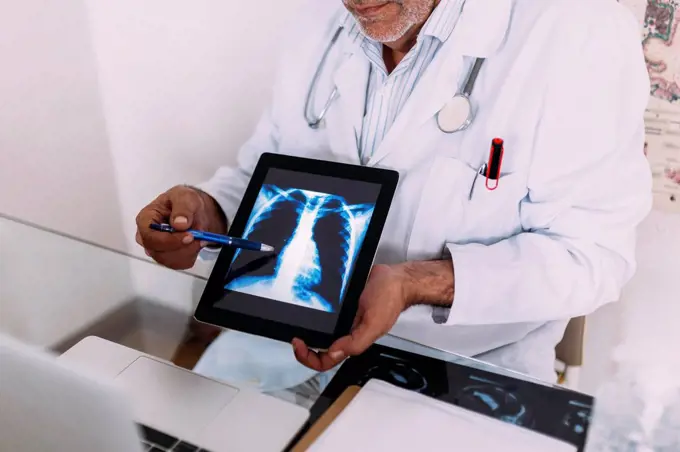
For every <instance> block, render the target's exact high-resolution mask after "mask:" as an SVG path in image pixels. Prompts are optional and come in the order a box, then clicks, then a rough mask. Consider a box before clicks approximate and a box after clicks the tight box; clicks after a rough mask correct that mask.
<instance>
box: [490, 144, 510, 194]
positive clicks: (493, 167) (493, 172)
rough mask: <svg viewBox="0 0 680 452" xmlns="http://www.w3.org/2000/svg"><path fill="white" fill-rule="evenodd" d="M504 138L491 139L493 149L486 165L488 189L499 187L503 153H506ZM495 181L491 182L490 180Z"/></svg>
mask: <svg viewBox="0 0 680 452" xmlns="http://www.w3.org/2000/svg"><path fill="white" fill-rule="evenodd" d="M503 144H504V143H503V140H502V139H500V138H494V139H493V140H492V141H491V151H490V152H489V164H488V165H487V167H486V183H485V185H486V189H487V190H489V191H493V190H495V189H497V188H498V183H499V180H500V178H501V166H502V165H503V154H504V153H505V149H504V145H503ZM490 180H491V181H494V182H495V183H493V184H490V183H489V181H490Z"/></svg>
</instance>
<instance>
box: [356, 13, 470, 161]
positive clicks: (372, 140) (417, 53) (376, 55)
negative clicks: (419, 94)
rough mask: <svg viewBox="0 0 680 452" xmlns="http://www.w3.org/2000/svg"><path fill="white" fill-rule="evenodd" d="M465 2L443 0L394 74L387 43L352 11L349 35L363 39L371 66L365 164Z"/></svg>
mask: <svg viewBox="0 0 680 452" xmlns="http://www.w3.org/2000/svg"><path fill="white" fill-rule="evenodd" d="M462 1H463V0H441V2H440V3H439V5H437V7H436V8H435V10H434V11H433V12H432V14H431V15H430V17H429V19H428V20H427V22H426V23H425V25H423V28H422V29H421V30H420V33H419V35H418V39H417V42H416V45H415V46H413V48H412V49H411V50H410V51H409V52H408V53H407V54H406V56H405V57H404V58H403V60H402V61H401V62H400V63H399V64H398V65H397V67H396V68H395V69H394V71H392V73H390V74H388V73H387V68H386V66H385V62H384V60H383V44H382V43H379V42H376V41H373V40H372V39H370V38H368V37H367V36H366V35H364V34H363V32H362V31H361V28H360V27H359V24H358V23H357V22H356V19H355V18H354V17H353V16H352V15H351V14H348V16H347V19H346V22H345V27H346V29H347V30H348V33H349V37H350V39H353V40H354V42H355V43H356V42H357V41H360V46H361V49H362V50H363V52H364V54H365V56H366V58H368V60H369V62H370V67H371V70H370V75H369V80H368V88H367V97H366V110H365V111H366V113H365V115H364V120H363V124H362V127H361V136H360V139H359V153H360V155H361V159H362V161H363V162H364V163H366V162H367V161H368V160H369V159H370V158H371V156H373V153H374V152H375V151H376V150H377V149H378V147H379V146H380V143H382V140H383V139H384V138H385V135H387V132H389V130H390V127H391V126H392V124H394V121H395V119H396V118H397V115H398V114H399V112H401V110H402V109H403V107H404V105H405V104H406V101H408V98H409V97H410V95H411V93H412V92H413V90H414V88H415V86H416V84H417V83H418V81H419V80H420V78H421V77H422V75H423V74H424V73H425V70H426V69H427V67H428V66H429V65H430V63H431V62H432V60H434V58H435V56H436V55H437V52H438V51H439V49H440V48H441V47H442V44H443V43H444V42H446V40H447V39H448V38H449V36H451V32H452V31H453V28H454V27H455V25H456V21H457V20H458V16H459V14H460V12H461V3H462Z"/></svg>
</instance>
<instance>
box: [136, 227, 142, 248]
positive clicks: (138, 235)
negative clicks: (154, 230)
mask: <svg viewBox="0 0 680 452" xmlns="http://www.w3.org/2000/svg"><path fill="white" fill-rule="evenodd" d="M135 242H137V245H140V246H144V242H142V235H141V234H140V233H139V229H137V233H136V234H135Z"/></svg>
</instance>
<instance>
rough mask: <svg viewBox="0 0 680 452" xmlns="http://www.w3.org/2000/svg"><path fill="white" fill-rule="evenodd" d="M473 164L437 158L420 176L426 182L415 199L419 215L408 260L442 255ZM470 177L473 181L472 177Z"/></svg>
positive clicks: (414, 227)
mask: <svg viewBox="0 0 680 452" xmlns="http://www.w3.org/2000/svg"><path fill="white" fill-rule="evenodd" d="M470 171H472V170H471V169H470V168H469V166H468V165H467V164H466V163H464V162H462V161H460V160H458V159H454V158H449V157H436V158H435V159H434V160H433V161H432V164H431V166H430V167H429V169H427V170H425V171H424V172H423V174H422V175H418V176H417V181H418V182H420V184H421V185H422V191H421V194H420V196H419V197H418V198H417V199H416V200H415V202H416V203H417V205H416V208H415V217H414V220H413V226H412V227H411V232H410V235H409V239H408V247H407V252H406V259H407V260H428V259H439V258H441V257H442V254H443V251H444V247H445V245H446V237H447V235H448V234H449V231H450V230H451V229H452V228H455V227H456V225H457V222H458V220H459V216H458V213H460V211H461V210H462V207H463V199H464V198H465V197H466V196H467V194H466V195H465V196H461V194H462V193H463V192H465V187H466V186H468V185H467V184H468V182H470V183H471V181H472V179H471V178H469V172H470ZM468 179H469V180H468Z"/></svg>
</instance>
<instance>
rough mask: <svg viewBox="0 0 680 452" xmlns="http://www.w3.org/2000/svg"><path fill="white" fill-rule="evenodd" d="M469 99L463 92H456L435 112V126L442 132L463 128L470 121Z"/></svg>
mask: <svg viewBox="0 0 680 452" xmlns="http://www.w3.org/2000/svg"><path fill="white" fill-rule="evenodd" d="M472 119H473V113H472V105H471V104H470V99H469V98H468V96H466V95H465V94H463V93H460V94H456V95H455V96H454V97H453V98H451V100H449V101H448V102H447V103H446V105H444V107H442V109H441V110H439V113H437V126H438V127H439V130H441V131H442V132H444V133H455V132H460V131H461V130H465V129H467V128H468V126H469V125H470V124H471V123H472Z"/></svg>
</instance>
